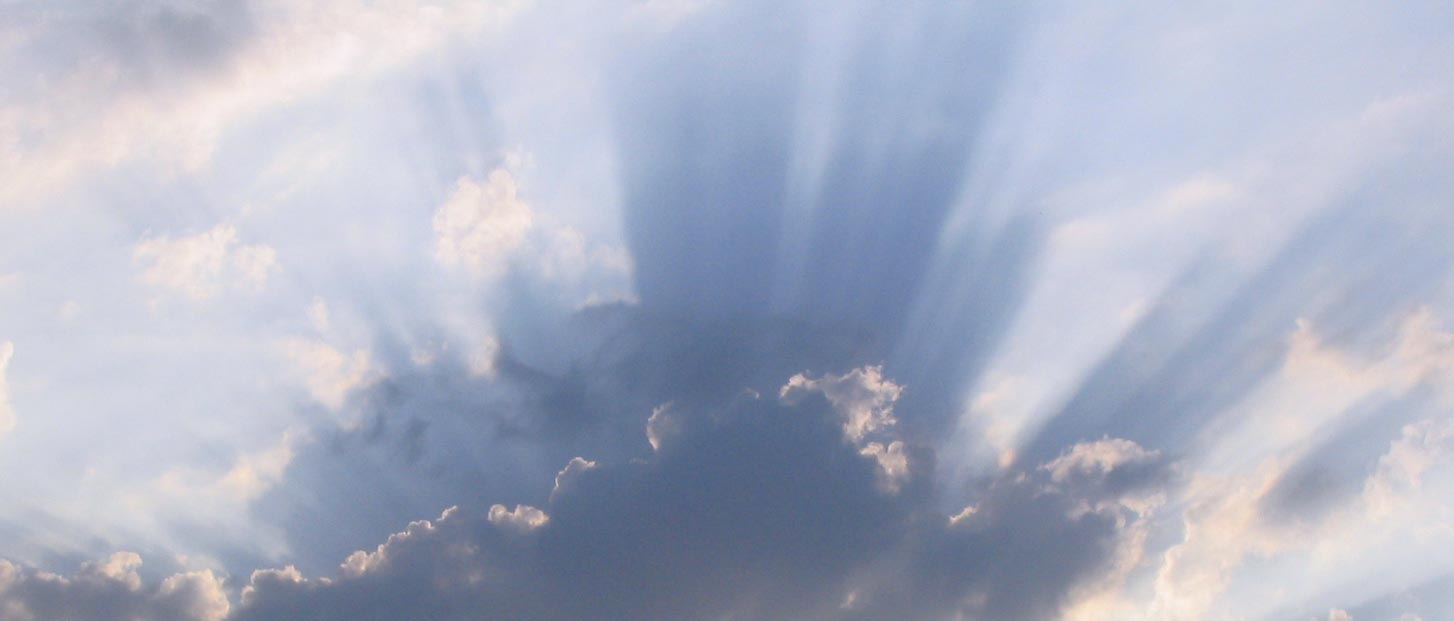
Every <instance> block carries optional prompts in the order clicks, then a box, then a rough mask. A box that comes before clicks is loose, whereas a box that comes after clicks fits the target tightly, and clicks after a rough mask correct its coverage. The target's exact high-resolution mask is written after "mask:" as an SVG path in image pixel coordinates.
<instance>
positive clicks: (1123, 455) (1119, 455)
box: [1041, 438, 1161, 483]
mask: <svg viewBox="0 0 1454 621" xmlns="http://www.w3.org/2000/svg"><path fill="white" fill-rule="evenodd" d="M1160 455H1161V454H1160V452H1158V451H1154V450H1147V449H1144V448H1142V447H1141V445H1139V444H1136V443H1135V442H1132V441H1130V440H1125V439H1122V438H1102V439H1100V440H1096V441H1094V442H1081V443H1079V444H1076V445H1075V446H1073V447H1071V448H1070V450H1068V451H1066V452H1065V453H1063V454H1061V455H1060V457H1057V458H1055V459H1054V460H1052V461H1051V462H1049V463H1047V464H1045V465H1043V466H1041V467H1042V468H1044V469H1045V470H1048V471H1049V472H1050V480H1051V481H1054V482H1056V483H1064V482H1066V481H1068V480H1070V479H1071V478H1072V477H1074V476H1076V475H1087V474H1088V475H1105V474H1107V473H1109V472H1111V471H1112V470H1115V469H1117V468H1121V467H1123V466H1127V465H1132V464H1145V463H1150V462H1153V461H1155V460H1157V459H1158V458H1159V457H1160Z"/></svg>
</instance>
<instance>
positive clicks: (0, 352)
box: [0, 341, 15, 436]
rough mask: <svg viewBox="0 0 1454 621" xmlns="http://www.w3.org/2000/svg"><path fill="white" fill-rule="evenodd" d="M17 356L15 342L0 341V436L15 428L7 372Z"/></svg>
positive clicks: (13, 409)
mask: <svg viewBox="0 0 1454 621" xmlns="http://www.w3.org/2000/svg"><path fill="white" fill-rule="evenodd" d="M13 357H15V343H11V342H10V341H0V436H4V435H5V434H6V433H7V432H9V431H10V430H11V429H14V428H15V408H14V406H12V405H10V380H9V379H7V378H6V373H7V372H8V371H9V369H10V359H11V358H13Z"/></svg>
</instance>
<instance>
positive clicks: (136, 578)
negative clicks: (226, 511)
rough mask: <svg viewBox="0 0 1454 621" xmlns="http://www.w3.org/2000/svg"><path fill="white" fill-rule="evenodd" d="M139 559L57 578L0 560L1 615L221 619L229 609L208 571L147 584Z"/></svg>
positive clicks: (22, 620) (98, 620)
mask: <svg viewBox="0 0 1454 621" xmlns="http://www.w3.org/2000/svg"><path fill="white" fill-rule="evenodd" d="M140 567H141V557H140V556H138V555H136V554H135V553H132V552H117V553H115V554H113V555H111V556H110V557H108V558H106V559H104V560H101V561H95V562H87V563H84V564H82V565H81V569H80V571H78V572H76V573H75V574H74V575H71V576H61V575H57V574H53V573H49V572H44V571H39V570H36V569H34V568H31V567H26V566H18V565H15V564H13V563H10V562H9V561H4V560H0V617H4V618H5V619H6V620H7V621H11V620H13V621H48V620H51V619H66V620H68V621H92V620H95V621H222V619H225V618H227V614H228V611H229V609H230V608H231V606H230V605H229V603H228V599H227V594H226V591H225V590H224V588H223V583H222V580H221V578H219V577H218V576H216V575H214V574H213V573H212V571H210V570H201V571H195V572H186V573H179V574H175V575H172V576H168V577H166V578H165V579H163V580H161V581H160V582H157V583H155V584H146V583H144V581H143V580H142V578H141V576H140V575H139V574H138V573H137V569H138V568H140Z"/></svg>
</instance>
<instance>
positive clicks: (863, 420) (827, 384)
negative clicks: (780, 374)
mask: <svg viewBox="0 0 1454 621" xmlns="http://www.w3.org/2000/svg"><path fill="white" fill-rule="evenodd" d="M814 391H817V392H821V393H823V396H824V397H827V398H828V402H829V403H831V404H833V408H834V409H835V410H837V411H838V413H839V414H840V415H842V416H843V435H844V436H846V437H848V439H850V440H852V441H853V442H855V443H858V442H862V441H863V440H864V439H865V438H866V437H867V436H868V435H869V434H872V433H875V432H878V431H882V430H885V429H887V428H889V427H891V426H893V425H894V424H895V423H897V422H898V421H897V419H895V418H894V402H895V401H898V399H899V395H901V394H903V392H904V389H903V387H902V386H899V385H898V384H895V383H894V382H892V381H890V380H887V379H884V376H883V367H881V366H866V367H862V368H858V369H854V370H852V371H849V372H848V373H845V374H843V375H833V374H831V373H828V374H825V375H823V376H822V377H820V378H817V379H813V378H810V377H808V376H807V375H805V374H802V373H799V374H797V375H794V376H792V377H791V378H788V383H787V384H784V385H783V387H782V389H781V390H779V391H778V397H779V398H781V399H782V400H783V401H784V402H785V403H788V404H796V403H798V402H800V401H802V399H803V398H804V397H805V396H806V395H807V394H808V393H809V392H814Z"/></svg>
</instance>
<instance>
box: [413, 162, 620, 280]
mask: <svg viewBox="0 0 1454 621" xmlns="http://www.w3.org/2000/svg"><path fill="white" fill-rule="evenodd" d="M433 227H434V256H435V259H436V260H437V261H438V262H439V263H440V264H441V265H443V266H445V267H446V268H449V269H453V270H460V271H463V272H465V273H468V274H470V275H472V276H474V277H477V278H487V279H488V278H497V277H499V276H502V275H505V274H507V273H514V274H516V275H517V276H518V277H519V278H518V279H528V280H530V281H539V282H543V283H546V284H547V285H548V286H555V287H564V288H573V289H579V290H580V292H581V293H580V295H581V296H582V299H581V300H576V301H575V302H574V303H575V305H576V306H582V305H592V304H600V303H603V302H609V301H613V300H616V301H619V300H623V299H630V297H631V295H630V293H629V291H627V290H626V289H625V288H624V287H623V286H621V283H622V282H623V281H624V280H625V278H626V276H628V275H629V274H630V273H631V258H630V256H629V255H628V254H627V253H626V252H625V251H624V250H623V249H621V248H618V247H615V246H611V245H608V244H602V243H599V242H596V241H593V240H591V239H588V238H587V236H586V235H585V234H583V233H581V232H580V231H579V230H577V229H575V228H573V227H571V226H568V225H565V224H561V223H559V222H556V221H554V220H553V219H551V218H548V217H545V216H541V215H539V214H537V213H536V211H535V210H534V209H533V208H532V207H531V205H529V204H528V203H526V202H525V200H524V199H523V198H522V197H521V196H520V187H519V179H518V177H517V173H516V172H515V171H514V170H513V169H512V168H510V167H508V166H506V167H502V168H496V169H495V170H493V171H491V172H490V173H489V175H488V176H486V177H485V179H484V180H483V181H480V180H476V179H475V178H473V177H468V176H466V177H460V178H459V179H458V180H457V181H456V182H455V188H454V191H453V192H452V193H451V194H450V196H449V197H448V198H447V199H445V201H444V204H442V205H440V207H439V208H438V209H437V210H435V212H434V218H433Z"/></svg>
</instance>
